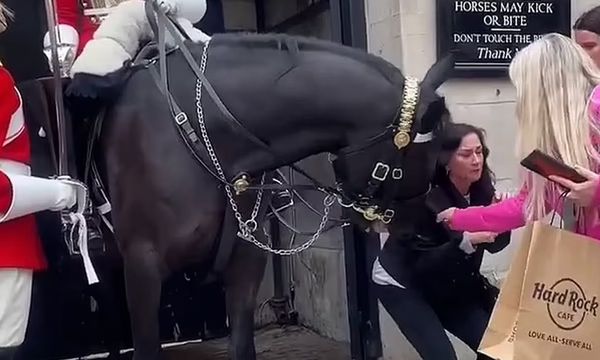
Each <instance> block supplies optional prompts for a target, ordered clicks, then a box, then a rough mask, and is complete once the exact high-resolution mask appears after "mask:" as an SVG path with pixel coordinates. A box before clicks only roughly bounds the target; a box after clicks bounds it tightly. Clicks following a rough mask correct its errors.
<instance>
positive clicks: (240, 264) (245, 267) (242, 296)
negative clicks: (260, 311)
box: [225, 230, 267, 360]
mask: <svg viewBox="0 0 600 360" xmlns="http://www.w3.org/2000/svg"><path fill="white" fill-rule="evenodd" d="M258 233H260V230H259V231H257V234H258ZM257 237H258V239H259V241H263V239H261V238H260V237H259V236H257ZM234 241H237V242H238V244H237V245H236V247H235V249H234V252H233V254H232V257H231V261H230V263H229V266H228V267H227V269H226V270H225V289H226V301H227V315H228V316H229V325H230V327H231V338H230V343H229V358H230V359H232V360H255V359H256V351H255V348H254V309H255V307H256V294H257V292H258V288H259V286H260V282H261V281H262V278H263V275H264V271H265V266H266V260H267V254H266V253H265V252H264V251H263V250H260V249H258V248H257V247H255V246H254V245H252V244H250V243H248V242H246V241H245V240H242V239H239V238H236V239H235V240H234Z"/></svg>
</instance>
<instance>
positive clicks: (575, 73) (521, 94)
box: [438, 34, 600, 240]
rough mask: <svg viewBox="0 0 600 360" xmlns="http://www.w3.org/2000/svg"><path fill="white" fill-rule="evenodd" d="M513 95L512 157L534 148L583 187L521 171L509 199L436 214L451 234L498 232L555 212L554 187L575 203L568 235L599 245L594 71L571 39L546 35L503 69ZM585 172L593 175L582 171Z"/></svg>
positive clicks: (598, 75)
mask: <svg viewBox="0 0 600 360" xmlns="http://www.w3.org/2000/svg"><path fill="white" fill-rule="evenodd" d="M509 72H510V78H511V80H512V82H513V84H514V85H515V87H516V90H517V120H518V134H517V136H518V138H517V155H518V157H519V158H524V157H525V156H527V155H528V154H529V153H530V152H531V151H533V150H534V149H539V150H541V151H543V152H545V153H547V154H550V155H551V156H553V157H555V158H557V159H560V160H562V161H564V162H565V163H567V164H576V165H578V166H579V168H578V169H579V171H580V172H581V173H582V174H583V175H584V176H586V178H587V179H588V181H587V182H585V183H583V184H573V183H570V182H569V181H568V180H566V179H560V178H554V179H553V180H554V181H548V180H546V179H544V178H542V177H541V176H538V175H535V174H533V173H531V172H529V171H526V170H523V171H524V172H523V174H522V180H523V185H522V188H521V191H520V192H519V194H518V195H517V196H515V197H512V198H508V199H505V200H502V201H500V202H498V203H496V204H493V205H489V206H484V207H469V208H466V209H454V208H450V209H447V210H445V211H443V212H441V213H440V214H439V215H438V220H440V221H446V222H447V223H448V225H449V226H450V227H451V228H452V229H453V230H458V231H470V232H476V231H491V232H497V233H501V232H504V231H507V230H511V229H515V228H518V227H521V226H523V225H525V223H526V222H528V221H534V220H537V219H541V218H542V217H544V216H545V215H546V214H548V213H549V212H551V211H553V210H556V211H558V212H559V213H560V212H562V200H561V199H560V195H561V194H562V193H563V192H564V189H563V188H561V186H560V185H559V184H558V183H557V182H559V183H562V184H563V185H564V186H566V187H567V188H568V189H569V188H570V189H571V192H570V194H569V197H570V198H572V199H573V200H574V202H575V203H576V204H577V212H578V216H577V218H578V220H579V221H578V224H577V228H576V231H577V232H578V233H583V234H586V235H588V236H591V237H594V238H596V239H599V240H600V221H599V220H600V218H599V205H600V193H599V191H598V176H597V175H596V174H595V172H597V171H598V169H599V164H600V153H599V152H598V145H599V143H600V128H599V125H600V123H599V119H600V87H599V86H598V85H599V84H600V70H598V68H597V67H596V65H595V64H594V62H593V60H592V59H591V58H590V57H589V56H588V55H587V54H586V53H585V51H584V50H583V49H582V48H581V47H580V46H579V45H577V44H576V43H575V42H574V41H573V40H572V39H570V38H568V37H565V36H563V35H560V34H549V35H546V36H544V37H543V38H541V39H539V40H537V41H535V42H533V43H532V44H530V45H529V46H527V47H526V48H524V49H522V50H521V51H519V53H518V54H517V56H515V58H514V60H513V62H512V63H511V66H510V70H509ZM587 169H593V171H590V170H587Z"/></svg>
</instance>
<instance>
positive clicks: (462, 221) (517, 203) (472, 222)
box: [449, 190, 527, 233]
mask: <svg viewBox="0 0 600 360" xmlns="http://www.w3.org/2000/svg"><path fill="white" fill-rule="evenodd" d="M526 196H527V192H526V191H525V190H521V191H520V192H519V194H518V195H517V196H514V197H511V198H508V199H506V200H503V201H500V202H498V203H495V204H492V205H488V206H473V207H469V208H466V209H456V211H454V215H452V220H451V222H450V224H449V226H450V228H451V229H452V230H456V231H470V232H477V231H492V232H497V233H501V232H505V231H508V230H513V229H516V228H519V227H521V226H523V225H525V215H524V212H523V204H524V203H525V198H526Z"/></svg>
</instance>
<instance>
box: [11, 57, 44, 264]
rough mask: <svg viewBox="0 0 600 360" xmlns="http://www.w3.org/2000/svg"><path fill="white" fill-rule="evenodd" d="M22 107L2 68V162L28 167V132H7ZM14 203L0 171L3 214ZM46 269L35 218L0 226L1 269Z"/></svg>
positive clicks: (12, 83)
mask: <svg viewBox="0 0 600 360" xmlns="http://www.w3.org/2000/svg"><path fill="white" fill-rule="evenodd" d="M21 106H22V104H21V100H20V97H19V94H18V92H17V89H16V88H15V84H14V81H13V79H12V77H11V75H10V73H9V72H8V71H7V70H6V68H4V67H3V66H1V65H0V139H1V141H0V160H3V159H6V160H12V161H17V162H20V163H23V164H26V165H29V164H30V162H31V153H30V145H29V136H28V134H27V131H25V130H23V131H20V132H16V133H13V134H9V133H8V132H9V125H10V123H11V120H12V119H13V114H15V113H16V111H17V110H18V109H19V107H21ZM23 126H24V124H23ZM9 136H10V139H8V137H9ZM11 202H12V188H11V185H10V182H9V180H8V178H7V177H6V175H5V174H4V173H2V171H0V212H1V213H6V212H7V210H8V208H9V207H10V204H11ZM46 266H47V264H46V258H45V256H44V252H43V248H42V244H41V241H40V238H39V235H38V232H37V224H36V221H35V217H34V216H33V215H27V216H23V217H20V218H17V219H14V220H9V221H6V222H3V223H0V268H7V267H8V268H25V269H32V270H43V269H45V268H46Z"/></svg>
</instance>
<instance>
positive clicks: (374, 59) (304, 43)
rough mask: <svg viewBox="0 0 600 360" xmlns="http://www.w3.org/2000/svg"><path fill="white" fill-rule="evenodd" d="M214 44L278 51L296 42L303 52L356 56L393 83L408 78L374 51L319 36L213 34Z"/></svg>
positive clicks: (212, 41)
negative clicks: (370, 51) (324, 52)
mask: <svg viewBox="0 0 600 360" xmlns="http://www.w3.org/2000/svg"><path fill="white" fill-rule="evenodd" d="M211 43H212V44H213V45H219V44H223V45H233V46H239V47H248V48H261V47H262V48H266V49H276V50H284V49H288V44H293V43H295V44H297V45H298V49H299V50H300V51H302V50H316V51H326V52H330V53H333V54H337V55H340V56H345V57H350V58H353V59H355V60H357V61H360V62H362V63H364V64H367V65H369V66H371V67H373V68H374V69H376V70H377V71H378V72H380V73H381V75H383V76H384V77H385V78H386V79H388V81H390V82H391V83H394V84H400V85H401V84H403V83H404V80H405V78H404V75H403V74H402V72H401V71H400V69H398V68H397V67H395V66H394V65H392V64H391V63H389V62H388V61H386V60H385V59H383V58H381V57H379V56H376V55H373V54H370V53H368V52H366V51H364V50H362V49H358V48H353V47H350V46H344V45H341V44H338V43H335V42H332V41H326V40H321V39H317V38H311V37H305V36H298V35H289V34H276V33H267V34H257V33H225V34H215V35H213V37H212V40H211Z"/></svg>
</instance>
